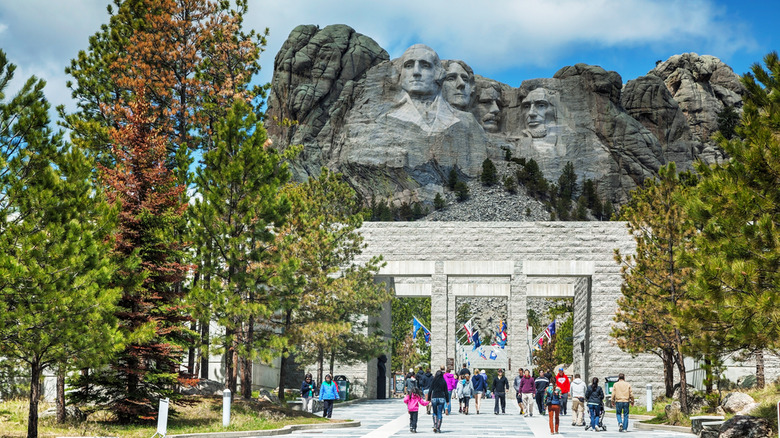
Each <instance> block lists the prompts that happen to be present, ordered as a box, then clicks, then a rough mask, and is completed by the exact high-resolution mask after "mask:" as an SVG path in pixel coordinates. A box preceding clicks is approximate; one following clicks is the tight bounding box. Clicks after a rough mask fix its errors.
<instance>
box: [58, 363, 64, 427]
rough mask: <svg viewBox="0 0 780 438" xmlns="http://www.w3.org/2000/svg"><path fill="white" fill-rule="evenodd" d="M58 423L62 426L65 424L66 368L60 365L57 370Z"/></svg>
mask: <svg viewBox="0 0 780 438" xmlns="http://www.w3.org/2000/svg"><path fill="white" fill-rule="evenodd" d="M56 406H57V423H59V424H62V423H64V422H65V420H66V418H65V366H64V365H60V367H59V368H57V396H56Z"/></svg>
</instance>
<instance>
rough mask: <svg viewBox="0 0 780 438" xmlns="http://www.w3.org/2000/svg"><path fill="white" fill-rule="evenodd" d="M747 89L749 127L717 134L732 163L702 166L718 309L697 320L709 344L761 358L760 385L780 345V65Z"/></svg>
mask: <svg viewBox="0 0 780 438" xmlns="http://www.w3.org/2000/svg"><path fill="white" fill-rule="evenodd" d="M764 62H765V64H766V67H767V70H765V69H764V68H763V67H762V66H761V65H759V64H754V65H753V68H752V70H753V73H752V74H746V75H745V76H743V78H742V83H743V84H744V85H745V88H746V89H747V94H746V95H745V98H744V107H743V109H744V112H743V117H742V125H741V126H738V127H737V128H736V134H737V135H736V136H735V137H733V138H732V139H730V140H729V139H727V138H726V137H725V135H724V134H723V133H721V135H719V136H716V139H717V140H718V142H719V144H720V145H721V147H722V148H723V150H724V151H725V152H726V154H727V155H728V156H729V157H731V159H730V160H729V161H727V162H725V163H723V164H721V165H715V166H712V167H709V166H706V165H704V164H700V165H699V166H697V171H698V172H699V173H700V174H701V183H700V185H699V190H698V191H697V195H698V198H695V199H693V200H692V201H691V203H690V206H691V214H692V215H693V216H694V217H695V218H696V219H697V221H699V222H700V223H702V224H703V229H702V232H701V234H700V235H699V236H698V239H697V241H696V242H697V245H698V247H699V252H698V253H697V256H696V258H695V261H696V268H697V269H696V273H697V277H696V280H697V281H696V285H697V288H696V291H697V293H698V297H699V298H700V299H702V300H706V302H708V303H709V305H710V306H711V307H710V309H711V311H710V312H702V313H700V314H697V315H695V317H696V321H697V322H701V323H702V324H703V329H702V330H703V336H702V340H703V341H706V342H707V343H709V344H715V345H716V346H717V347H718V349H721V350H723V351H726V352H728V351H735V350H742V351H746V352H747V353H749V354H752V355H754V357H755V359H756V375H757V380H758V385H759V386H762V385H763V384H764V369H763V368H764V360H763V350H764V349H777V348H778V346H779V345H780V341H778V339H780V317H779V316H778V313H777V308H778V307H780V293H779V292H778V291H780V250H779V249H778V248H780V245H778V242H779V241H780V232H778V229H780V227H779V226H778V218H779V217H780V191H779V190H778V187H780V135H779V134H780V128H779V127H780V102H778V99H777V96H778V94H779V93H780V85H779V82H778V80H779V79H780V60H779V59H778V55H777V53H776V52H772V53H770V54H768V55H767V56H766V57H765V58H764Z"/></svg>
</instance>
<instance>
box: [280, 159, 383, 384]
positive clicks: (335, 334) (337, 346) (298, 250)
mask: <svg viewBox="0 0 780 438" xmlns="http://www.w3.org/2000/svg"><path fill="white" fill-rule="evenodd" d="M285 192H286V193H287V194H288V196H289V198H290V202H291V211H290V215H289V220H288V221H287V223H286V224H285V226H284V227H283V228H282V230H281V232H280V233H279V234H278V235H277V241H276V249H277V251H278V252H279V255H280V259H279V262H278V263H275V264H273V265H271V266H269V269H270V270H272V271H273V276H272V278H271V286H272V288H273V289H274V292H273V293H274V294H275V295H278V296H284V297H287V299H286V300H285V301H284V302H283V308H282V316H281V317H280V319H279V320H278V322H277V323H278V327H279V329H280V330H281V333H282V336H284V338H285V341H286V342H285V344H284V346H283V347H282V349H281V351H280V355H281V358H282V364H281V366H280V368H281V370H282V375H281V377H280V381H281V382H284V379H285V374H284V373H285V364H286V363H287V360H288V358H289V356H290V355H291V354H296V358H297V359H298V360H299V361H300V363H316V364H317V365H318V369H319V374H320V375H319V376H318V380H321V379H322V374H323V370H324V367H325V364H326V361H328V360H330V361H333V360H335V358H337V357H339V358H341V359H342V360H343V361H344V362H345V363H347V362H351V361H355V360H368V359H370V358H371V357H376V355H377V354H378V352H379V351H381V349H382V348H383V346H384V341H383V337H382V333H380V332H379V331H376V330H374V327H372V326H370V319H369V318H367V317H371V316H374V315H377V314H378V313H379V312H380V310H381V309H382V306H383V304H384V303H386V302H388V301H389V300H390V298H391V296H390V293H389V291H388V290H387V289H386V288H385V287H384V284H376V283H375V282H374V274H376V272H377V271H378V269H379V265H380V262H381V261H380V259H378V258H375V259H372V260H370V261H368V262H367V263H365V264H360V265H358V264H356V263H355V262H354V259H355V257H357V256H358V255H359V254H360V253H361V251H362V245H363V237H362V236H361V235H360V233H358V231H357V230H358V229H359V228H360V226H361V225H362V221H363V217H362V214H361V208H360V204H359V203H358V202H357V197H356V195H355V192H354V190H352V189H351V188H350V187H349V185H348V184H346V183H345V182H344V181H342V180H341V176H340V175H338V174H334V173H332V172H330V171H328V170H327V169H322V172H321V174H320V176H319V177H318V178H316V179H314V178H311V179H309V181H307V182H306V183H304V184H291V185H288V186H287V187H286V188H285ZM279 390H280V392H279V397H280V398H281V399H283V398H284V385H283V383H282V384H280V388H279Z"/></svg>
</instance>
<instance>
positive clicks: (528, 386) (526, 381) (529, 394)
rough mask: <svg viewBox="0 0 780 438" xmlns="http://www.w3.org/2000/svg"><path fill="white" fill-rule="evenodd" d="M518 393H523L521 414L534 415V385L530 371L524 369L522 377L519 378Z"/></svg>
mask: <svg viewBox="0 0 780 438" xmlns="http://www.w3.org/2000/svg"><path fill="white" fill-rule="evenodd" d="M520 393H521V394H523V408H524V409H525V410H524V411H523V416H524V417H526V416H528V415H530V416H532V417H533V416H534V397H535V396H536V386H535V385H534V378H533V377H531V371H530V370H525V373H524V374H523V378H522V379H520Z"/></svg>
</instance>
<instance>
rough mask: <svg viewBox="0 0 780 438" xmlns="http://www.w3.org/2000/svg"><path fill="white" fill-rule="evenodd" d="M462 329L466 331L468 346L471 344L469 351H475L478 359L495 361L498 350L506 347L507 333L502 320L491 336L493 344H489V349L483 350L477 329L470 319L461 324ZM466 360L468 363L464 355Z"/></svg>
mask: <svg viewBox="0 0 780 438" xmlns="http://www.w3.org/2000/svg"><path fill="white" fill-rule="evenodd" d="M463 329H464V330H465V331H466V341H467V342H468V343H469V344H472V347H471V351H472V352H473V351H476V352H477V353H478V354H479V357H481V358H482V359H486V360H488V359H489V360H496V359H498V355H499V351H500V349H503V348H505V347H506V342H507V332H506V322H505V321H504V320H500V321H499V322H498V325H497V326H496V331H495V334H494V335H493V342H491V344H490V348H485V347H484V346H483V344H482V338H481V337H480V335H479V329H476V328H474V325H473V323H472V320H471V319H469V320H468V321H466V323H465V324H463ZM464 354H465V351H464ZM466 360H467V362H468V355H466ZM469 363H470V362H469Z"/></svg>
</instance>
